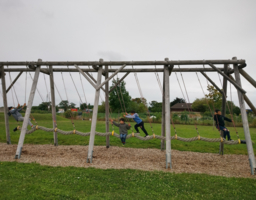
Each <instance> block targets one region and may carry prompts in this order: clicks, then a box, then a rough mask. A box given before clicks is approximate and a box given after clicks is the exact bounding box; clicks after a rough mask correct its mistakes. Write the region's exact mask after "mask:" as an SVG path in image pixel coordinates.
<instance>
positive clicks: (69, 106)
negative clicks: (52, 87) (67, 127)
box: [61, 72, 76, 130]
mask: <svg viewBox="0 0 256 200" xmlns="http://www.w3.org/2000/svg"><path fill="white" fill-rule="evenodd" d="M61 77H62V82H63V85H64V90H65V93H66V98H67V101H68V102H67V108H71V105H70V104H69V99H68V93H67V89H66V85H65V81H64V78H63V74H62V72H61ZM62 102H63V101H62ZM70 117H71V123H72V125H73V128H74V130H75V129H76V127H75V124H74V121H73V113H72V111H71V116H70Z"/></svg>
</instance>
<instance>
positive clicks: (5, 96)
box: [0, 66, 14, 144]
mask: <svg viewBox="0 0 256 200" xmlns="http://www.w3.org/2000/svg"><path fill="white" fill-rule="evenodd" d="M0 70H1V71H0V73H1V79H2V91H3V103H4V122H5V133H6V142H7V144H11V136H10V128H9V116H8V112H9V111H8V104H7V95H6V82H5V75H4V66H0ZM13 106H14V105H13Z"/></svg>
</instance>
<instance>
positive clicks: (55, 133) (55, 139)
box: [49, 65, 58, 146]
mask: <svg viewBox="0 0 256 200" xmlns="http://www.w3.org/2000/svg"><path fill="white" fill-rule="evenodd" d="M49 73H50V76H49V78H50V87H51V99H52V120H53V128H54V129H55V128H57V121H56V120H57V119H56V106H55V90H54V76H53V71H52V66H51V65H50V66H49ZM53 138H54V146H58V134H57V132H55V131H54V132H53Z"/></svg>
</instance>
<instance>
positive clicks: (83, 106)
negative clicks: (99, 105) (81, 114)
mask: <svg viewBox="0 0 256 200" xmlns="http://www.w3.org/2000/svg"><path fill="white" fill-rule="evenodd" d="M87 107H88V109H92V108H93V106H92V105H91V104H90V103H89V104H88V105H87V104H86V103H81V104H80V109H81V110H86V109H87Z"/></svg>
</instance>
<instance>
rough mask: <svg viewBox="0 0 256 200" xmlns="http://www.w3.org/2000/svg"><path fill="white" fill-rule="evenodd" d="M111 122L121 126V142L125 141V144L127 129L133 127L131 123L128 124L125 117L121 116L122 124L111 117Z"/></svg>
mask: <svg viewBox="0 0 256 200" xmlns="http://www.w3.org/2000/svg"><path fill="white" fill-rule="evenodd" d="M110 121H111V123H112V124H114V125H115V126H117V127H119V132H120V139H121V142H122V143H123V146H124V145H125V140H126V136H127V131H128V130H129V129H130V128H131V125H130V124H126V123H125V120H124V118H120V119H119V122H120V124H118V123H116V122H114V121H113V119H110Z"/></svg>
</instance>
